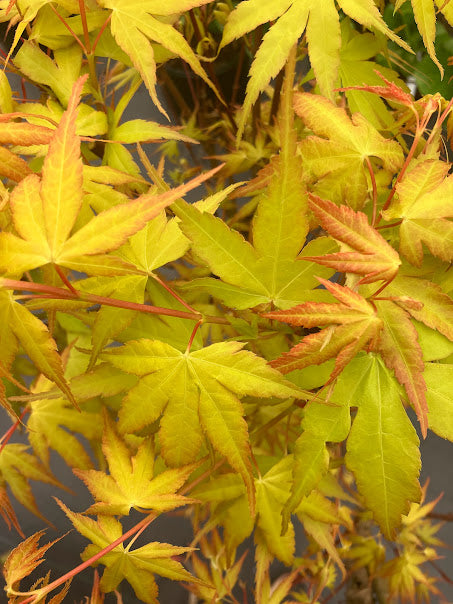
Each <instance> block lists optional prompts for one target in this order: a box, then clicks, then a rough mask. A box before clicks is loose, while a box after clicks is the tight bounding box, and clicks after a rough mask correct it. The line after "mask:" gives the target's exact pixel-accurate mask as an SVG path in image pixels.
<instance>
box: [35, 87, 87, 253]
mask: <svg viewBox="0 0 453 604" xmlns="http://www.w3.org/2000/svg"><path fill="white" fill-rule="evenodd" d="M87 77H88V76H83V77H81V78H79V79H78V80H77V82H76V83H75V84H74V87H73V90H72V94H71V97H70V99H69V103H68V109H67V110H66V111H65V112H64V114H63V116H62V118H61V120H60V123H59V124H58V127H57V129H56V131H55V134H54V137H53V139H52V141H51V142H50V145H49V151H48V153H47V155H46V159H45V160H44V165H43V169H42V185H41V197H42V204H43V209H44V220H45V223H46V231H47V238H48V241H49V246H50V249H51V251H52V252H53V254H56V255H58V252H59V251H60V249H61V246H62V245H63V244H64V242H65V241H66V239H67V237H68V235H69V233H70V232H71V229H72V227H73V226H74V222H75V220H76V218H77V215H78V213H79V210H80V207H81V205H82V196H83V193H82V181H83V175H82V159H81V157H80V139H79V137H78V136H77V135H76V123H75V122H76V117H77V106H78V104H79V101H80V95H81V94H82V88H83V85H84V84H85V82H86V80H87Z"/></svg>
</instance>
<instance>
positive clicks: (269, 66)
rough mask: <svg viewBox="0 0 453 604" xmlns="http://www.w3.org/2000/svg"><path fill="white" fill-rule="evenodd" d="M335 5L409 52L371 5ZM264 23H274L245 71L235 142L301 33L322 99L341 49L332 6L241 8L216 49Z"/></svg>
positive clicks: (280, 2) (297, 1) (364, 1)
mask: <svg viewBox="0 0 453 604" xmlns="http://www.w3.org/2000/svg"><path fill="white" fill-rule="evenodd" d="M338 5H339V7H340V9H341V10H343V11H344V12H345V13H346V14H347V15H348V16H349V17H351V18H352V19H354V20H355V21H357V22H358V23H360V24H361V25H364V26H365V27H370V28H375V29H377V30H378V31H380V32H382V33H383V34H385V35H386V36H388V37H389V38H390V39H392V40H393V41H395V42H397V43H398V44H400V45H401V46H403V47H404V48H405V49H406V50H408V51H410V48H409V47H408V46H407V44H406V43H405V42H403V41H402V40H401V39H400V38H399V37H398V36H396V35H395V34H394V33H393V32H392V31H391V30H390V29H389V28H388V27H387V26H386V24H385V22H384V20H383V19H382V16H381V14H380V13H379V10H378V9H377V7H376V5H375V4H374V2H373V0H338ZM269 21H273V22H274V23H273V25H272V26H271V27H270V28H269V30H268V31H267V33H266V34H265V35H264V37H263V41H262V43H261V46H260V47H259V49H258V51H257V52H256V55H255V59H254V61H253V64H252V67H251V70H250V80H249V82H248V85H247V92H246V98H245V102H244V107H243V113H242V116H241V120H240V123H239V132H238V138H240V137H241V135H242V132H243V130H244V127H245V123H246V120H247V117H248V115H249V113H250V109H251V107H252V105H253V104H254V103H255V101H256V100H257V98H258V96H259V93H260V92H261V91H263V90H264V89H265V87H266V86H267V85H268V84H269V82H270V81H271V79H272V78H274V77H275V76H276V75H277V74H278V72H279V71H280V70H281V69H282V67H283V66H284V64H285V62H286V59H287V57H288V55H289V53H290V51H291V49H292V47H293V46H294V45H295V44H296V43H297V41H298V40H299V38H300V37H301V36H302V34H303V33H304V31H305V30H306V35H307V41H308V52H309V56H310V62H311V65H312V66H313V70H314V72H315V75H316V79H317V82H318V84H319V86H320V88H321V93H322V94H323V95H325V96H328V97H330V98H332V99H333V87H334V85H335V81H336V78H337V73H338V66H339V63H340V58H339V53H340V48H341V32H340V17H339V14H338V10H337V8H336V6H335V2H334V0H323V2H318V1H317V0H277V1H273V2H268V1H267V2H265V3H263V0H249V1H248V2H240V3H239V4H238V6H237V7H236V8H235V10H233V11H232V12H231V13H230V15H229V17H228V21H227V23H226V25H225V28H224V32H223V39H222V43H221V46H220V48H222V47H224V46H226V45H227V44H229V43H230V42H232V41H233V40H236V39H238V38H241V37H243V36H244V35H245V34H246V33H248V32H250V31H252V30H253V29H255V28H256V27H258V26H259V25H261V24H263V23H267V22H269Z"/></svg>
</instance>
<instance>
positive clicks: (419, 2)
mask: <svg viewBox="0 0 453 604" xmlns="http://www.w3.org/2000/svg"><path fill="white" fill-rule="evenodd" d="M404 1H405V0H397V2H395V11H396V10H398V9H399V7H400V6H401V5H402V4H403V2H404ZM411 4H412V10H413V11H414V19H415V22H416V24H417V28H418V31H419V32H420V34H421V36H422V38H423V43H424V45H425V48H426V50H427V51H428V54H429V56H430V57H431V59H432V60H433V61H434V63H435V64H436V65H437V67H438V68H439V71H440V73H441V75H442V77H443V75H444V69H443V67H442V65H441V64H440V63H439V60H438V59H437V57H436V49H435V47H434V41H435V38H436V14H437V12H441V13H442V14H443V16H444V17H445V19H446V20H447V21H448V23H449V24H450V25H453V6H452V5H451V2H450V1H449V0H447V1H445V0H411Z"/></svg>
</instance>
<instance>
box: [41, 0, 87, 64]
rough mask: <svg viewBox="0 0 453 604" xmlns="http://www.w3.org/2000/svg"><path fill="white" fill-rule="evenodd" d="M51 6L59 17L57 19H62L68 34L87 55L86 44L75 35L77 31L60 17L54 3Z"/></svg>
mask: <svg viewBox="0 0 453 604" xmlns="http://www.w3.org/2000/svg"><path fill="white" fill-rule="evenodd" d="M49 6H50V8H51V9H52V10H53V12H54V13H55V14H56V15H57V17H58V18H59V19H60V21H61V22H62V23H63V25H64V26H65V27H66V29H67V30H68V32H69V33H70V34H71V36H72V37H73V38H74V40H75V41H76V42H77V44H78V45H79V46H80V48H81V49H82V50H83V52H84V53H85V54H87V49H86V48H85V45H84V43H83V42H82V40H81V39H80V38H79V36H78V35H77V34H76V33H75V31H74V30H73V29H72V27H71V26H70V25H69V23H68V22H67V21H65V19H64V18H63V17H62V16H61V15H60V13H59V12H58V11H57V9H56V8H55V7H54V5H53V4H52V3H50V4H49Z"/></svg>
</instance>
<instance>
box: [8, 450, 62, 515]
mask: <svg viewBox="0 0 453 604" xmlns="http://www.w3.org/2000/svg"><path fill="white" fill-rule="evenodd" d="M27 449H28V447H27V446H26V445H21V444H18V443H13V444H7V445H5V446H4V447H3V449H2V454H1V455H0V486H4V485H5V483H6V484H7V485H8V486H9V488H10V489H11V492H12V494H13V495H14V497H15V498H16V499H17V500H18V501H19V502H20V503H21V504H22V505H23V506H25V507H26V508H27V510H29V511H30V512H32V513H33V514H35V515H36V516H38V517H39V518H41V519H42V520H44V521H45V522H47V520H46V519H45V518H44V516H43V515H42V514H41V512H40V511H39V510H38V508H37V505H36V501H35V498H34V496H33V493H32V491H31V487H30V485H29V483H28V480H40V481H41V482H45V483H47V484H51V485H53V486H61V485H60V483H59V482H58V480H56V478H54V477H53V476H52V474H51V473H50V471H49V470H48V469H47V468H46V467H45V466H43V465H42V464H41V463H40V462H39V460H38V459H37V458H36V457H35V456H34V455H30V453H27Z"/></svg>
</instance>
